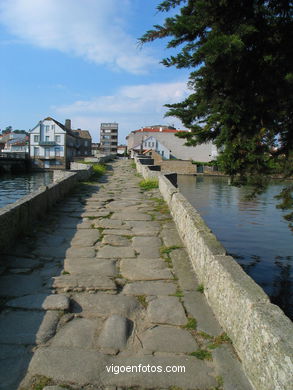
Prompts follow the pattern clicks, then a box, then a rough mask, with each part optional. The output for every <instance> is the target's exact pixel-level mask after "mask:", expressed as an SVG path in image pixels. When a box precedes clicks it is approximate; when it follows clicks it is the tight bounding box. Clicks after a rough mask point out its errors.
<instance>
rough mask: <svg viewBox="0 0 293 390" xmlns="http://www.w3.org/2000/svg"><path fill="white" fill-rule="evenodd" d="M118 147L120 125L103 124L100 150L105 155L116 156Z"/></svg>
mask: <svg viewBox="0 0 293 390" xmlns="http://www.w3.org/2000/svg"><path fill="white" fill-rule="evenodd" d="M117 146H118V123H101V128H100V150H101V153H103V154H116V153H117Z"/></svg>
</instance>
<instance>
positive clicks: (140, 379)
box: [101, 355, 217, 390]
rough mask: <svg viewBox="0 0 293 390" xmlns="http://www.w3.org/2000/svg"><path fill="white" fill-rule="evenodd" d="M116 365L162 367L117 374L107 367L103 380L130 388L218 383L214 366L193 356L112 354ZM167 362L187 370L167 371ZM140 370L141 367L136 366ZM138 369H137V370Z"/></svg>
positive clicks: (200, 386)
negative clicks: (213, 373)
mask: <svg viewBox="0 0 293 390" xmlns="http://www.w3.org/2000/svg"><path fill="white" fill-rule="evenodd" d="M110 363H112V364H113V365H115V366H122V365H123V366H131V367H132V366H139V364H141V367H142V366H143V367H145V368H144V370H146V371H147V370H148V368H147V367H149V370H151V367H155V366H156V367H158V366H160V367H161V370H162V372H161V373H158V372H157V373H151V372H145V373H142V372H130V373H127V372H126V373H123V374H120V375H115V374H114V373H111V372H110V373H108V372H107V371H106V370H104V371H103V372H102V373H101V381H102V383H103V384H104V386H111V385H116V386H121V387H126V388H130V387H133V386H139V387H140V388H142V389H154V388H158V389H168V388H170V387H172V388H174V387H178V388H180V389H186V390H187V389H196V390H207V389H209V388H212V386H216V385H217V382H216V380H215V378H214V377H212V370H211V369H210V368H209V367H208V366H207V364H206V363H205V362H204V361H201V360H199V359H197V358H195V357H192V356H180V357H179V356H176V355H175V356H168V357H167V356H166V357H156V356H133V357H128V358H125V357H121V358H120V357H113V358H112V359H111V360H110V361H109V363H108V364H109V365H110ZM167 366H181V367H184V370H185V372H182V373H179V372H176V373H167V372H165V370H166V367H167ZM137 370H138V369H137ZM134 371H135V370H134Z"/></svg>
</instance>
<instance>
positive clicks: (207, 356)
mask: <svg viewBox="0 0 293 390" xmlns="http://www.w3.org/2000/svg"><path fill="white" fill-rule="evenodd" d="M190 356H195V357H197V358H198V359H200V360H212V354H211V352H210V351H207V350H206V349H198V350H197V351H195V352H192V353H191V354H190Z"/></svg>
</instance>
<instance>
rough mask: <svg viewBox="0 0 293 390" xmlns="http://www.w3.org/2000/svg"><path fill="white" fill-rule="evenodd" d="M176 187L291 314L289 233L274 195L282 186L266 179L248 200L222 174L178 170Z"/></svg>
mask: <svg viewBox="0 0 293 390" xmlns="http://www.w3.org/2000/svg"><path fill="white" fill-rule="evenodd" d="M178 187H179V189H180V191H181V193H182V194H183V195H184V196H185V197H186V198H187V199H188V200H189V202H190V203H191V204H192V205H193V206H194V207H195V208H196V209H197V210H198V211H199V213H200V214H201V216H202V217H203V218H204V220H205V222H206V223H207V225H208V226H209V227H210V229H211V230H212V231H213V233H214V234H215V235H216V236H217V238H218V239H219V240H220V241H221V242H222V244H223V245H224V247H225V248H226V250H227V252H228V253H229V254H230V255H232V256H233V257H234V258H235V260H236V261H238V263H239V264H240V265H241V266H242V268H243V269H244V270H245V271H246V272H247V273H248V274H249V275H250V276H251V277H252V278H253V279H254V280H255V281H256V282H257V283H258V284H259V285H260V286H261V287H262V288H263V289H264V291H265V292H266V293H267V294H268V295H269V296H270V298H271V301H272V302H273V303H275V304H277V305H279V306H280V307H281V308H282V309H283V310H284V312H285V313H286V315H287V316H289V317H290V318H291V319H292V318H293V299H292V286H293V272H292V267H293V233H292V231H291V230H290V229H289V228H288V225H287V222H286V221H285V220H284V219H283V217H282V216H283V215H284V214H286V213H284V212H282V211H281V210H279V209H276V207H275V206H276V204H277V202H278V201H277V200H276V199H275V198H274V196H275V195H277V194H278V193H279V192H280V190H281V189H282V188H283V185H282V184H280V182H278V183H274V184H271V185H270V186H269V188H268V189H267V190H266V192H265V193H263V194H262V195H260V196H259V197H258V198H256V199H253V200H247V198H246V195H247V194H248V193H249V190H248V189H247V188H237V187H233V186H230V185H229V184H228V178H226V177H206V176H205V177H199V176H197V177H195V176H184V175H182V176H181V175H178ZM287 213H288V212H287Z"/></svg>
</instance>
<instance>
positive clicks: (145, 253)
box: [134, 237, 160, 259]
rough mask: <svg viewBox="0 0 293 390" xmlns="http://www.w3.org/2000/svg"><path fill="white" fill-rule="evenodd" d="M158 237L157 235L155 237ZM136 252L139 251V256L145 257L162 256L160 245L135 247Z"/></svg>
mask: <svg viewBox="0 0 293 390" xmlns="http://www.w3.org/2000/svg"><path fill="white" fill-rule="evenodd" d="M154 238H156V237H154ZM134 249H135V252H136V253H137V257H138V258H143V259H147V258H150V259H154V258H159V257H160V248H159V247H152V246H140V247H134Z"/></svg>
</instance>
